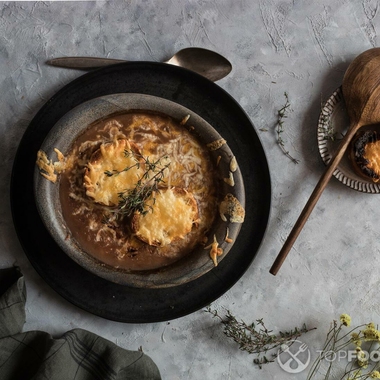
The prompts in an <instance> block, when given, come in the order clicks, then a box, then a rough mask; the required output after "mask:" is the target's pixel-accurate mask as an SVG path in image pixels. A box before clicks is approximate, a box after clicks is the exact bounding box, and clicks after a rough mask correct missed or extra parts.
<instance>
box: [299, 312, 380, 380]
mask: <svg viewBox="0 0 380 380" xmlns="http://www.w3.org/2000/svg"><path fill="white" fill-rule="evenodd" d="M350 325H351V317H350V316H349V315H347V314H342V315H341V316H340V321H339V322H338V321H336V320H334V321H333V322H332V326H331V328H330V330H329V331H328V333H327V336H326V340H325V343H324V346H323V348H322V350H319V351H318V353H319V355H318V357H317V359H316V360H315V362H314V363H313V365H312V366H311V368H310V371H309V374H308V376H307V378H306V380H312V379H315V378H316V377H317V376H318V379H324V380H329V379H339V380H357V379H363V380H364V379H380V371H379V369H380V363H379V360H378V359H379V358H380V347H379V343H380V331H379V330H378V329H377V328H376V327H375V325H374V324H373V323H372V322H371V323H368V324H363V325H359V326H356V327H354V328H351V329H350V330H348V331H346V329H345V327H349V326H350ZM349 347H351V354H353V358H351V359H354V360H351V361H350V360H348V363H347V364H346V366H345V368H344V369H341V373H340V374H339V370H338V369H337V368H335V367H336V366H335V365H334V364H335V363H336V362H337V361H336V360H333V359H334V358H337V357H349V355H348V349H349ZM346 350H347V352H346ZM343 353H345V355H343ZM371 358H376V359H377V360H371ZM322 367H323V368H322ZM337 375H338V376H339V377H337ZM321 376H322V377H321Z"/></svg>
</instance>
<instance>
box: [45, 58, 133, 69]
mask: <svg viewBox="0 0 380 380" xmlns="http://www.w3.org/2000/svg"><path fill="white" fill-rule="evenodd" d="M121 62H127V61H125V60H123V59H113V58H96V57H60V58H53V59H50V60H49V61H47V62H46V63H47V64H48V65H51V66H58V67H66V68H70V69H80V70H91V69H97V68H100V67H104V66H109V65H113V64H115V63H121Z"/></svg>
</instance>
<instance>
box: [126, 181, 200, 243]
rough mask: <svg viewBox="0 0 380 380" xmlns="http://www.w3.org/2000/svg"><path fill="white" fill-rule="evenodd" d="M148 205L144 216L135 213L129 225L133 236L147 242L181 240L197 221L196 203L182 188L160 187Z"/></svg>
mask: <svg viewBox="0 0 380 380" xmlns="http://www.w3.org/2000/svg"><path fill="white" fill-rule="evenodd" d="M153 199H154V201H153ZM148 206H150V208H149V209H148V212H147V213H146V214H145V215H143V214H140V213H136V214H135V216H134V217H133V220H132V227H133V230H134V231H135V233H136V236H138V237H139V238H140V239H141V240H143V241H145V242H146V243H148V244H150V245H154V246H165V245H167V244H170V243H171V242H172V241H173V240H178V239H183V238H184V237H185V235H187V234H188V233H189V232H190V231H191V229H192V228H193V225H194V224H196V223H197V222H198V206H197V202H196V200H195V198H194V196H193V195H192V194H191V193H189V192H187V191H186V190H184V189H181V188H170V189H161V190H160V191H159V193H157V194H154V198H151V199H150V200H149V203H148Z"/></svg>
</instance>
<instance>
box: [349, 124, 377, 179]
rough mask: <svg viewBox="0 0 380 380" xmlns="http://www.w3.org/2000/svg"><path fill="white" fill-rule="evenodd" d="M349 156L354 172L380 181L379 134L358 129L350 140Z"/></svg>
mask: <svg viewBox="0 0 380 380" xmlns="http://www.w3.org/2000/svg"><path fill="white" fill-rule="evenodd" d="M349 158H350V160H351V163H352V166H353V169H354V170H355V172H356V173H357V174H358V175H359V176H361V177H363V178H365V179H366V180H368V181H372V182H374V183H378V182H379V181H380V134H379V133H378V132H377V131H375V130H362V131H359V132H358V133H357V134H356V135H355V136H354V138H353V139H352V141H351V145H350V150H349Z"/></svg>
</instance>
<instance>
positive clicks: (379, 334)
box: [363, 324, 380, 342]
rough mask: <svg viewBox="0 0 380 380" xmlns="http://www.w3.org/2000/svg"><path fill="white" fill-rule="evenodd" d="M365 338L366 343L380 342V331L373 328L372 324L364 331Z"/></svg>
mask: <svg viewBox="0 0 380 380" xmlns="http://www.w3.org/2000/svg"><path fill="white" fill-rule="evenodd" d="M363 337H364V340H365V341H367V342H368V341H376V342H380V331H379V330H376V329H375V328H374V327H372V325H371V324H369V325H368V326H367V328H366V329H364V330H363Z"/></svg>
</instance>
